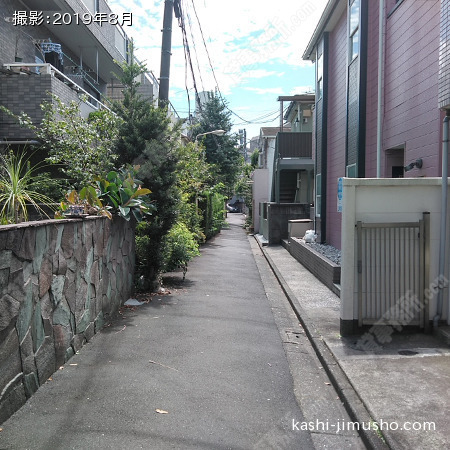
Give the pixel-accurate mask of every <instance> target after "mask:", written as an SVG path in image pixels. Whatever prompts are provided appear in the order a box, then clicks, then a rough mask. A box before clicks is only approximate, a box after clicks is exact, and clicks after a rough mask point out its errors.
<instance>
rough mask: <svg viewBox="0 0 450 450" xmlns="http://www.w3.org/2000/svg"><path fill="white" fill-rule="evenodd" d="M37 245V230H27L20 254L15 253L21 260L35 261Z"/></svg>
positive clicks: (29, 228)
mask: <svg viewBox="0 0 450 450" xmlns="http://www.w3.org/2000/svg"><path fill="white" fill-rule="evenodd" d="M35 245H36V230H35V228H31V227H28V228H25V229H24V233H23V235H22V242H21V244H20V248H19V251H18V252H15V253H16V255H17V256H18V257H19V258H20V259H24V260H27V261H33V258H34V248H35Z"/></svg>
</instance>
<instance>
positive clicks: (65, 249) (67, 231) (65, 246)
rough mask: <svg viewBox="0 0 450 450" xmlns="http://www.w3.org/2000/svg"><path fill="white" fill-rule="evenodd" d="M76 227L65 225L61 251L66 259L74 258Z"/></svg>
mask: <svg viewBox="0 0 450 450" xmlns="http://www.w3.org/2000/svg"><path fill="white" fill-rule="evenodd" d="M74 232H75V230H74V227H73V225H71V224H65V225H64V229H63V233H62V238H61V250H62V254H63V256H64V258H65V259H70V258H72V256H73V249H74Z"/></svg>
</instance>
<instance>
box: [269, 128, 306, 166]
mask: <svg viewBox="0 0 450 450" xmlns="http://www.w3.org/2000/svg"><path fill="white" fill-rule="evenodd" d="M275 152H276V155H277V158H282V159H283V158H311V156H312V133H293V132H279V133H278V134H277V138H276V142H275Z"/></svg>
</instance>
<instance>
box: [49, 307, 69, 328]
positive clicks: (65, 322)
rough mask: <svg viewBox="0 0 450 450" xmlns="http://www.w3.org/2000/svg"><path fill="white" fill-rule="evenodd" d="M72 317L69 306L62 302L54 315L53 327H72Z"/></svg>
mask: <svg viewBox="0 0 450 450" xmlns="http://www.w3.org/2000/svg"><path fill="white" fill-rule="evenodd" d="M70 316H71V313H70V307H69V305H68V304H67V303H66V302H65V301H63V302H61V303H60V304H59V305H58V307H57V308H56V309H55V312H54V313H53V325H61V326H63V327H70Z"/></svg>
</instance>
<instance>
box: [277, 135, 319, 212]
mask: <svg viewBox="0 0 450 450" xmlns="http://www.w3.org/2000/svg"><path fill="white" fill-rule="evenodd" d="M313 172H314V161H313V160H312V133H309V132H308V133H297V132H279V133H278V134H277V137H276V141H275V158H274V168H273V177H274V178H273V183H272V201H273V202H275V203H305V204H309V203H311V202H312V192H313Z"/></svg>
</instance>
